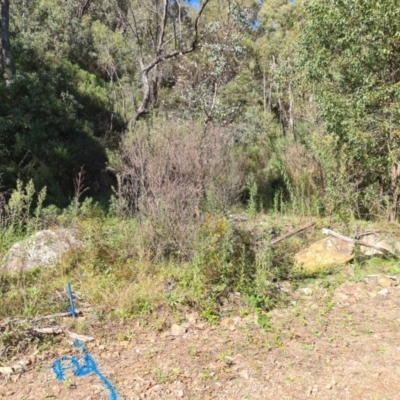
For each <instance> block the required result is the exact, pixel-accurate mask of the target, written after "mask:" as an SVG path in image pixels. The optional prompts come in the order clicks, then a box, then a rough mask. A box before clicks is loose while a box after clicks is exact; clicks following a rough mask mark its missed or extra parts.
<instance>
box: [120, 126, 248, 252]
mask: <svg viewBox="0 0 400 400" xmlns="http://www.w3.org/2000/svg"><path fill="white" fill-rule="evenodd" d="M114 171H115V172H116V175H117V178H118V182H119V187H118V189H117V190H116V194H117V197H118V199H117V201H119V204H120V205H123V207H124V213H125V214H137V215H139V216H140V217H141V220H142V226H143V229H145V230H146V235H147V237H148V239H149V245H150V246H151V248H152V253H153V256H154V257H155V258H157V259H160V258H161V257H164V256H166V255H174V256H176V255H179V256H181V257H183V258H190V256H191V254H192V249H193V244H194V241H195V238H196V235H197V231H198V227H199V225H200V224H201V221H202V211H205V210H207V211H209V210H210V208H217V209H219V210H221V209H226V208H227V207H229V206H230V205H232V204H233V203H234V202H235V201H236V200H237V196H238V193H239V190H240V189H241V187H242V186H243V177H242V176H241V174H240V172H239V169H238V163H237V161H236V157H235V152H234V143H233V141H232V140H231V138H230V137H229V135H228V134H227V132H225V131H223V130H222V129H220V128H218V127H212V126H204V125H202V124H199V123H195V122H187V123H182V122H181V123H179V124H177V123H176V122H174V121H167V120H163V121H156V122H155V123H152V124H151V125H150V124H149V123H141V124H138V125H136V126H135V128H134V130H133V131H132V132H130V133H128V134H127V136H126V137H125V139H124V140H123V143H122V145H121V153H120V155H119V157H118V162H114Z"/></svg>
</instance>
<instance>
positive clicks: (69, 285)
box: [67, 283, 76, 317]
mask: <svg viewBox="0 0 400 400" xmlns="http://www.w3.org/2000/svg"><path fill="white" fill-rule="evenodd" d="M67 289H68V296H69V302H70V304H71V311H70V313H71V315H72V316H73V317H75V316H76V311H75V305H74V298H73V297H72V289H71V284H70V283H68V284H67Z"/></svg>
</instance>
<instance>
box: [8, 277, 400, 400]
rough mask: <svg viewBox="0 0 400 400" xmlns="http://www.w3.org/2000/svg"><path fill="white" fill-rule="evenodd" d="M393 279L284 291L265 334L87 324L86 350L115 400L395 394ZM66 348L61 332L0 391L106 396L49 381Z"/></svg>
mask: <svg viewBox="0 0 400 400" xmlns="http://www.w3.org/2000/svg"><path fill="white" fill-rule="evenodd" d="M382 285H387V286H386V287H384V286H382ZM393 285H397V282H396V281H395V280H393ZM393 285H392V284H391V282H390V281H384V280H383V279H381V280H380V281H379V277H372V278H369V279H367V280H366V281H362V282H346V283H344V284H342V285H341V286H340V287H339V288H337V289H336V290H335V291H334V292H333V293H328V292H327V291H326V290H325V289H323V288H321V287H319V286H317V285H315V284H314V285H312V286H310V287H309V288H308V289H309V290H304V289H303V290H300V291H299V290H298V291H295V292H291V293H290V296H292V305H291V306H290V307H288V308H284V309H278V310H275V311H273V312H272V313H271V326H272V330H271V331H270V332H265V330H264V329H263V328H261V327H260V326H259V325H258V324H257V322H256V319H255V318H254V317H251V316H250V317H249V316H247V317H243V316H241V317H236V318H227V319H224V320H222V321H221V322H220V323H219V324H218V325H209V324H206V323H203V322H201V321H195V318H192V320H191V321H190V322H188V321H186V322H185V321H183V320H182V321H177V323H178V325H179V326H180V327H182V326H183V329H182V330H179V329H177V328H176V327H175V328H174V329H175V330H174V332H173V333H174V334H172V332H171V330H170V329H168V331H163V332H159V331H157V329H155V325H154V324H153V325H148V326H145V327H143V326H140V324H138V323H137V322H135V323H131V324H126V323H123V324H112V323H107V324H103V325H101V324H100V323H99V322H96V323H93V324H91V323H89V322H87V325H86V326H87V329H88V334H90V335H93V336H95V337H96V341H95V342H94V343H89V344H88V345H87V348H88V350H89V352H90V354H91V355H92V356H93V357H94V359H95V360H96V362H97V364H98V366H99V368H100V369H101V371H102V372H103V373H104V374H105V375H106V376H107V377H108V378H109V380H110V381H111V382H112V383H113V384H114V385H115V387H116V389H117V391H118V394H119V396H120V398H123V399H180V398H182V399H380V400H382V399H399V398H400V395H399V393H398V388H399V386H400V344H399V343H400V313H399V305H400V287H399V286H393ZM306 289H307V288H306ZM189 319H190V318H189ZM64 355H80V352H79V350H78V349H77V348H76V347H74V346H71V345H70V344H69V343H68V341H67V339H65V338H60V339H59V341H56V342H55V343H54V344H53V345H52V347H51V348H49V349H47V350H45V351H42V352H41V353H40V354H37V355H36V356H33V357H31V358H30V363H29V365H27V366H26V367H25V371H24V372H19V373H14V374H11V375H1V376H0V398H3V399H10V400H14V399H15V400H17V399H18V400H21V399H24V400H33V399H35V400H39V399H51V398H57V399H66V400H67V399H74V400H78V399H82V400H83V399H87V400H89V399H93V400H94V399H107V398H108V391H107V390H106V389H105V388H104V386H103V385H102V384H101V382H100V380H99V379H98V377H97V376H95V375H93V374H92V375H89V376H87V377H83V378H79V377H74V376H73V374H72V372H71V371H70V373H66V375H67V378H68V379H67V380H66V381H65V382H64V383H63V382H59V381H57V380H56V378H55V376H54V374H53V372H52V370H51V364H52V362H53V361H54V360H56V359H57V358H58V357H61V356H64Z"/></svg>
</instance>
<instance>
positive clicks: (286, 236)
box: [270, 222, 315, 244]
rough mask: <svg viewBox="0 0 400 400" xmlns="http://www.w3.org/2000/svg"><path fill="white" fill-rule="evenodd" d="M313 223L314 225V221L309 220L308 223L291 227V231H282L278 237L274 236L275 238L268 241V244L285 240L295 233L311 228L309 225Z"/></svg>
mask: <svg viewBox="0 0 400 400" xmlns="http://www.w3.org/2000/svg"><path fill="white" fill-rule="evenodd" d="M314 225H315V222H309V223H308V224H305V225H303V226H301V227H300V228H296V229H293V230H291V231H289V232H287V233H284V234H283V235H281V236H278V237H277V238H275V239H272V240H271V241H270V244H276V243H279V242H281V241H282V240H285V239H287V238H289V237H291V236H293V235H295V234H296V233H299V232H302V231H305V230H306V229H308V228H311V227H312V226H314Z"/></svg>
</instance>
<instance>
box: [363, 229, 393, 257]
mask: <svg viewBox="0 0 400 400" xmlns="http://www.w3.org/2000/svg"><path fill="white" fill-rule="evenodd" d="M360 240H362V241H363V242H366V243H368V244H373V245H375V246H378V247H382V248H383V249H386V250H387V251H389V252H390V253H392V254H397V255H400V241H399V239H396V238H394V237H390V236H387V235H386V236H385V235H383V234H380V233H375V232H373V233H366V234H364V235H362V236H361V237H360ZM360 251H361V253H362V254H364V255H366V256H373V255H377V254H383V252H382V251H379V250H376V249H373V248H371V247H366V246H360Z"/></svg>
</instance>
